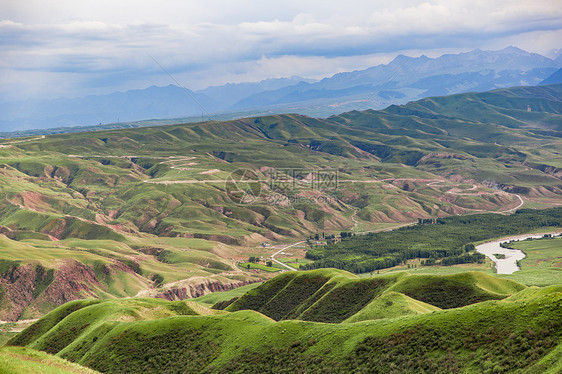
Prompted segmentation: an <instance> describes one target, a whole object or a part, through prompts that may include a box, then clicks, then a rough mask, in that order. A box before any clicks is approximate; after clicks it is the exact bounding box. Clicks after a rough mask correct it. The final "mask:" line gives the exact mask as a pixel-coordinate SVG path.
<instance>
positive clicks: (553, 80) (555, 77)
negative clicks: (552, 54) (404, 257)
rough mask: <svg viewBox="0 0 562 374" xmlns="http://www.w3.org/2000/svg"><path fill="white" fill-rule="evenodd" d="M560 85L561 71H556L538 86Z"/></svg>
mask: <svg viewBox="0 0 562 374" xmlns="http://www.w3.org/2000/svg"><path fill="white" fill-rule="evenodd" d="M560 83H562V69H558V70H556V71H555V72H554V73H552V75H551V76H549V77H548V78H546V79H545V80H543V81H542V82H540V83H539V85H541V86H543V85H547V84H560Z"/></svg>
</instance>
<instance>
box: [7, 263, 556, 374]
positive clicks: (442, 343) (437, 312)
mask: <svg viewBox="0 0 562 374" xmlns="http://www.w3.org/2000/svg"><path fill="white" fill-rule="evenodd" d="M297 280H302V282H298V281H297ZM436 281H440V282H442V283H441V290H442V294H441V297H442V298H443V299H444V300H448V299H449V298H450V296H451V295H454V294H458V291H459V287H464V288H465V289H470V290H472V291H471V292H473V293H474V294H478V295H484V297H483V298H479V300H477V301H479V302H476V303H474V301H475V300H470V302H469V303H468V304H469V305H466V306H461V305H465V304H467V302H466V300H465V301H463V302H462V303H460V304H461V305H458V306H457V307H456V308H452V309H440V308H437V307H434V306H432V305H430V304H427V303H424V302H421V301H419V300H417V299H416V298H419V297H421V296H423V295H424V294H425V293H424V292H420V291H419V287H420V286H421V287H424V286H429V285H430V284H432V282H433V283H435V282H436ZM372 282H376V283H377V285H378V286H379V287H378V288H376V287H375V288H373V287H372V286H373V284H372ZM428 282H429V283H428ZM320 283H323V284H324V286H322V287H325V286H326V285H329V284H332V283H333V284H334V286H333V287H332V288H331V289H330V290H329V291H328V292H326V293H325V294H324V296H322V297H320V298H319V299H318V301H317V303H318V302H321V300H322V299H324V298H329V297H330V295H331V294H332V295H333V296H334V298H339V299H341V300H345V301H346V302H347V301H352V300H356V301H357V302H359V303H361V304H362V305H364V306H362V309H361V310H360V311H359V312H358V313H357V314H355V320H353V319H347V320H345V323H320V322H309V321H302V320H295V319H289V320H283V321H279V322H276V321H274V320H273V319H271V318H269V317H267V316H265V315H263V314H261V313H259V312H256V311H253V310H237V311H232V312H227V311H218V310H212V309H208V308H205V307H203V306H198V305H196V303H194V302H188V301H176V302H169V301H165V300H155V299H123V300H114V301H96V300H89V301H88V300H84V301H74V302H71V303H68V304H65V305H63V306H61V307H59V308H57V309H55V310H54V311H52V312H51V313H49V314H47V315H46V316H45V317H43V318H42V319H40V320H39V321H37V322H36V323H35V324H33V325H31V326H30V327H28V328H27V329H25V330H24V331H22V332H21V333H20V334H18V335H17V336H16V337H15V338H13V339H12V340H11V341H9V342H8V346H13V348H11V347H9V348H4V349H3V351H0V360H1V359H2V357H3V355H4V356H6V355H9V354H11V353H10V352H18V350H21V348H16V347H18V346H19V347H26V348H25V349H27V350H28V351H27V352H33V351H31V350H39V351H42V352H45V353H48V354H50V355H54V357H53V358H52V360H55V359H57V360H58V359H65V360H69V361H71V362H74V363H76V364H79V365H83V366H85V367H88V368H92V369H95V370H98V371H100V372H104V373H129V372H130V373H135V372H162V371H166V372H179V371H181V372H204V373H228V372H248V373H249V372H279V373H285V372H286V373H289V372H297V371H302V372H318V373H320V372H322V373H349V372H380V373H388V372H400V373H420V372H435V373H450V372H463V373H476V372H478V373H495V372H522V373H537V372H542V373H556V372H558V371H559V370H560V369H561V368H562V366H561V365H562V361H561V358H562V357H561V356H560V352H562V350H561V345H560V344H561V343H560V339H561V338H562V325H561V321H562V315H561V312H562V304H561V303H562V290H561V289H560V286H550V287H545V288H537V287H529V288H526V287H525V286H522V285H520V284H518V283H515V282H512V281H508V280H502V279H500V278H496V277H493V276H489V275H485V274H482V273H464V274H459V275H457V276H453V277H431V276H426V277H419V276H405V275H403V276H398V277H374V278H367V279H358V278H357V277H356V276H353V275H351V274H349V273H346V272H341V271H335V270H333V271H332V270H328V271H326V270H321V271H312V272H303V273H287V274H283V275H280V276H278V277H276V278H274V279H273V280H271V281H269V282H267V283H265V284H264V285H262V286H261V287H258V288H256V289H254V290H251V291H249V292H248V293H247V294H246V295H244V296H242V297H241V298H240V299H239V300H238V301H236V302H235V303H234V304H232V305H231V307H229V308H232V307H234V306H236V305H237V304H238V305H239V306H241V304H240V303H241V302H246V303H249V305H253V306H257V307H260V306H261V307H262V308H263V309H264V310H269V311H272V310H273V311H274V313H277V315H281V314H282V313H285V312H287V313H290V312H292V311H297V310H298V309H299V305H300V306H304V307H306V306H308V305H310V303H311V299H314V293H312V288H314V289H316V288H318V286H320ZM306 284H309V285H310V286H309V287H304V286H303V285H306ZM362 285H368V286H367V287H362ZM322 287H320V289H322ZM381 287H383V288H385V287H386V288H385V291H383V292H382V294H381V293H380V290H379V289H380V288H381ZM290 289H292V290H290ZM308 289H310V291H309V292H308V291H307V290H308ZM373 290H375V294H379V296H376V295H375V296H374V297H375V299H374V300H373V301H371V302H367V303H363V301H364V300H365V299H372V297H373V294H372V291H373ZM316 292H318V291H316ZM402 292H407V293H410V294H411V295H412V296H410V297H408V296H405V294H404V293H402ZM260 294H262V296H259V295H260ZM288 294H292V295H294V296H295V297H298V296H299V295H301V294H305V295H304V296H303V297H299V300H298V301H297V302H296V303H290V305H286V306H284V308H285V310H284V311H281V309H280V308H279V306H282V305H283V304H286V302H287V301H289V300H291V299H289V298H287V295H288ZM346 294H348V295H350V296H346ZM307 295H311V296H308V297H306V296H307ZM364 296H367V297H364ZM276 298H279V302H278V303H277V305H278V307H277V308H269V307H268V305H271V304H272V302H273V301H274V300H275V299H276ZM484 300H487V301H484ZM312 305H314V304H312ZM357 305H358V303H354V305H353V306H352V308H349V307H347V305H346V304H345V303H343V302H342V303H338V302H337V301H335V300H334V301H333V303H332V308H335V309H336V310H339V309H340V308H342V309H341V313H339V315H340V317H341V318H343V317H345V315H347V311H348V310H350V309H353V308H355V307H356V306H357ZM316 312H317V314H316V315H317V316H320V315H324V317H325V318H319V319H327V318H326V317H330V316H332V315H333V314H332V311H330V310H328V309H322V308H316ZM285 315H287V316H288V315H289V314H285ZM41 354H43V353H41ZM0 362H1V361H0Z"/></svg>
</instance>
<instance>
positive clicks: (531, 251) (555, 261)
mask: <svg viewBox="0 0 562 374" xmlns="http://www.w3.org/2000/svg"><path fill="white" fill-rule="evenodd" d="M512 247H513V248H516V249H521V250H522V251H523V252H524V253H525V256H526V257H525V258H524V259H523V260H521V261H520V262H519V266H520V267H521V270H520V271H517V272H515V273H513V274H512V276H511V277H510V279H513V280H516V281H517V282H521V283H523V284H526V285H530V286H547V285H552V284H562V238H560V237H557V238H551V239H537V240H524V241H520V242H515V243H513V244H512Z"/></svg>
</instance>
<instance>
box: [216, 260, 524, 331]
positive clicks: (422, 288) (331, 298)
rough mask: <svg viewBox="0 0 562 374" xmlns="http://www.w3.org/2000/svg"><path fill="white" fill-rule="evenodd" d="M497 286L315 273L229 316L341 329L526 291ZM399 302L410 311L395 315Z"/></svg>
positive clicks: (265, 288) (256, 295)
mask: <svg viewBox="0 0 562 374" xmlns="http://www.w3.org/2000/svg"><path fill="white" fill-rule="evenodd" d="M493 281H496V279H495V278H494V277H492V276H489V275H486V274H483V273H464V274H456V275H450V276H427V275H425V276H413V275H404V274H400V275H392V276H386V277H375V278H367V279H359V278H357V277H356V276H353V275H351V274H350V273H347V272H344V271H341V270H340V271H337V270H333V269H330V270H313V271H307V272H303V273H287V274H282V275H279V276H277V277H275V278H273V279H272V280H270V281H268V282H266V283H265V284H263V285H261V286H259V287H257V288H255V289H253V290H251V291H249V292H248V293H246V294H245V295H244V296H242V297H241V298H239V299H238V300H236V301H234V302H233V303H232V304H231V305H230V306H228V307H227V308H226V310H227V311H230V312H235V311H239V310H247V309H250V310H255V311H257V312H260V313H263V314H265V315H266V316H268V317H271V318H273V319H274V320H276V321H279V320H284V319H299V320H304V321H315V322H331V323H339V322H343V321H345V320H347V321H350V322H351V321H361V320H364V319H365V316H366V315H369V316H383V315H384V316H385V318H386V317H389V316H398V315H402V314H409V313H412V312H413V311H416V312H418V313H421V312H425V313H428V312H432V311H435V310H440V309H450V308H458V307H462V306H466V305H470V304H473V303H477V302H482V301H485V300H497V299H503V298H505V297H507V296H509V295H511V294H513V293H515V292H518V291H521V290H522V289H523V288H525V287H524V286H523V285H520V284H518V283H516V282H513V281H510V280H502V281H501V287H499V288H498V287H497V286H496V287H495V290H496V292H491V291H489V290H487V289H486V285H487V284H489V283H490V282H493ZM396 297H398V299H402V300H401V302H402V303H403V304H404V303H405V304H406V305H408V308H407V309H405V310H403V311H402V312H398V311H396V310H394V308H395V307H393V305H394V302H393V301H392V299H393V298H396ZM410 298H411V299H410ZM408 300H412V302H408ZM388 301H391V302H390V303H389V302H388ZM383 302H384V305H383ZM428 304H429V305H428ZM380 308H383V309H382V310H380ZM374 309H379V312H378V313H373V310H374ZM379 318H381V317H379Z"/></svg>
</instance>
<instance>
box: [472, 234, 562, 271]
mask: <svg viewBox="0 0 562 374" xmlns="http://www.w3.org/2000/svg"><path fill="white" fill-rule="evenodd" d="M549 234H551V235H557V234H558V232H552V233H549ZM543 235H544V234H525V235H518V236H510V237H507V238H502V239H498V240H494V241H492V242H487V243H483V244H480V245H477V246H476V251H478V252H479V253H482V254H483V255H486V256H487V257H488V258H489V259H490V260H492V261H493V262H494V263H495V264H496V271H497V273H498V274H513V272H516V271H517V270H520V269H519V266H517V261H520V260H522V259H523V258H525V253H523V251H521V250H519V249H507V248H502V247H500V243H503V242H508V241H510V240H525V239H527V238H534V239H536V238H542V237H543ZM496 254H502V255H504V256H505V258H503V259H500V258H497V257H496V256H495V255H496Z"/></svg>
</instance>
